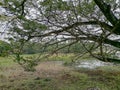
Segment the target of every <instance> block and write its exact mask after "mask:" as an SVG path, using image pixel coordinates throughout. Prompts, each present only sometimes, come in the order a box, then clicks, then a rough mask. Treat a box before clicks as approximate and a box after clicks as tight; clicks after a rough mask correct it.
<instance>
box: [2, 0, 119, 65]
mask: <svg viewBox="0 0 120 90" xmlns="http://www.w3.org/2000/svg"><path fill="white" fill-rule="evenodd" d="M0 5H1V7H2V8H4V9H5V10H6V13H4V14H5V15H6V16H7V17H8V18H9V19H8V23H7V27H8V28H7V29H8V31H9V34H10V35H11V36H10V38H9V39H10V40H15V41H19V42H21V44H20V45H21V46H23V45H24V43H25V42H28V41H34V42H36V41H37V42H38V41H39V42H40V43H42V45H43V47H48V46H50V45H56V47H55V48H54V52H56V51H58V50H60V49H62V48H65V47H70V46H72V45H74V44H76V43H78V42H79V43H81V44H82V45H83V47H84V49H86V51H87V52H88V53H90V55H91V56H93V57H95V58H97V59H99V60H102V61H105V62H117V63H120V60H119V58H118V57H117V58H114V57H113V55H114V56H116V55H117V54H116V53H117V52H119V50H120V1H119V0H3V1H2V2H1V3H0ZM64 42H65V43H66V44H65V45H64V46H61V45H60V44H61V43H64ZM88 44H90V46H89V47H88ZM80 54H81V53H80ZM108 56H109V57H108Z"/></svg>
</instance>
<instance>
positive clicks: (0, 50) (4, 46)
mask: <svg viewBox="0 0 120 90" xmlns="http://www.w3.org/2000/svg"><path fill="white" fill-rule="evenodd" d="M10 50H11V47H10V44H9V43H7V42H5V41H0V56H8V55H9V54H10Z"/></svg>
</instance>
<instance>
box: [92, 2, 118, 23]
mask: <svg viewBox="0 0 120 90" xmlns="http://www.w3.org/2000/svg"><path fill="white" fill-rule="evenodd" d="M94 1H95V3H96V4H97V6H98V7H99V8H100V10H101V11H102V12H103V14H104V15H105V17H106V18H107V20H108V21H110V23H111V24H112V25H115V24H116V23H117V21H118V19H117V17H116V16H115V15H114V14H113V12H112V11H111V6H110V5H108V4H106V3H105V2H104V1H103V0H94Z"/></svg>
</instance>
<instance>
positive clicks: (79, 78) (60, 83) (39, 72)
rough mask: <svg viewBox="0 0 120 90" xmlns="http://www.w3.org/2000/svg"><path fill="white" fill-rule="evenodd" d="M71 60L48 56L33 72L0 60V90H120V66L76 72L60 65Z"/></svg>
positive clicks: (59, 56)
mask: <svg viewBox="0 0 120 90" xmlns="http://www.w3.org/2000/svg"><path fill="white" fill-rule="evenodd" d="M28 56H29V55H24V57H28ZM72 58H73V54H67V55H63V54H59V55H58V56H51V57H50V58H48V59H47V60H45V61H44V60H41V61H40V63H39V64H38V65H37V66H36V67H35V68H36V71H34V72H26V71H24V69H23V68H22V67H21V66H20V65H19V64H17V63H15V62H14V61H13V60H12V59H13V58H12V57H0V90H120V70H119V68H120V66H116V67H111V66H105V67H99V68H97V69H94V70H89V69H84V68H80V69H77V70H76V69H74V68H72V67H70V66H65V65H63V63H61V61H64V63H66V62H67V63H68V62H71V60H72ZM92 88H94V89H92Z"/></svg>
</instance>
